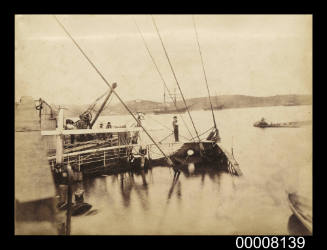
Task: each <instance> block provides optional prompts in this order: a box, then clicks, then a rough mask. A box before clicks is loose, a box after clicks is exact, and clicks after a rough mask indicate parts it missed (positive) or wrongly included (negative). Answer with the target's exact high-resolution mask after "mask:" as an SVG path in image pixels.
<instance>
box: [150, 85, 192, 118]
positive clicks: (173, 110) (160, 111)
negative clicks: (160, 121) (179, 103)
mask: <svg viewBox="0 0 327 250" xmlns="http://www.w3.org/2000/svg"><path fill="white" fill-rule="evenodd" d="M163 96H164V106H163V108H159V109H155V110H154V111H153V113H154V114H155V115H159V114H178V113H185V112H186V111H187V108H186V107H182V108H176V107H168V104H167V103H166V91H165V88H164V95H163ZM176 96H177V95H176V89H174V94H171V98H172V99H173V102H174V103H176Z"/></svg>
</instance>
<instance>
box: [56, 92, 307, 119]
mask: <svg viewBox="0 0 327 250" xmlns="http://www.w3.org/2000/svg"><path fill="white" fill-rule="evenodd" d="M186 103H187V105H188V106H189V107H190V110H202V109H206V108H210V103H209V99H208V97H199V98H190V99H186ZM126 104H127V106H128V107H129V108H130V109H131V110H132V111H133V112H143V113H152V112H153V110H155V109H158V108H162V107H163V106H164V104H163V103H161V102H153V101H148V100H133V101H128V102H126ZM212 104H213V106H221V105H223V108H224V109H229V108H247V107H267V106H283V105H285V106H293V105H310V104H312V96H311V95H275V96H268V97H256V96H247V95H220V96H213V97H212ZM167 105H169V107H171V108H173V107H174V105H173V103H172V102H167ZM54 106H55V107H58V105H54ZM63 106H64V107H66V108H67V110H66V111H65V113H66V115H67V116H78V115H79V114H81V113H82V112H83V111H85V110H86V109H87V108H88V105H63ZM177 106H178V107H183V106H184V104H183V102H182V101H178V102H177ZM119 114H122V115H123V114H128V112H127V111H126V110H125V108H124V107H123V105H122V104H121V103H118V104H113V105H111V104H109V105H108V106H107V107H106V108H105V109H104V111H103V112H102V114H101V115H119Z"/></svg>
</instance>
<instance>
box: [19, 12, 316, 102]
mask: <svg viewBox="0 0 327 250" xmlns="http://www.w3.org/2000/svg"><path fill="white" fill-rule="evenodd" d="M57 17H58V19H59V20H60V22H62V23H63V25H64V26H65V27H66V29H67V30H68V31H69V32H70V34H71V35H72V36H73V37H74V39H75V40H76V41H77V43H78V44H79V45H80V47H81V48H82V49H83V50H84V52H85V53H86V54H87V55H88V56H89V58H90V59H91V60H92V62H93V63H94V64H95V65H96V66H97V67H98V69H99V70H100V71H101V73H102V74H103V75H104V76H105V78H106V79H107V80H108V82H109V83H113V82H116V83H117V84H118V87H117V89H116V92H117V93H118V94H119V95H120V96H121V98H122V99H123V100H134V99H146V100H152V101H163V90H164V86H163V82H162V80H161V78H160V76H159V74H158V72H157V70H156V68H155V66H154V64H153V62H152V60H151V57H150V56H149V54H148V52H147V50H146V48H145V45H144V43H143V41H142V38H141V34H140V33H139V32H138V30H137V27H136V25H135V22H136V23H137V25H138V26H139V28H140V30H141V32H142V34H143V35H144V38H145V40H146V43H147V45H148V47H149V50H150V52H151V55H152V56H153V58H154V60H155V62H156V64H157V65H158V68H159V70H160V72H161V74H162V75H163V78H164V80H165V82H166V84H167V85H168V87H169V89H170V91H171V92H173V91H174V88H176V91H177V92H178V88H177V85H176V82H175V79H174V77H173V74H172V71H171V69H170V66H169V63H168V60H167V58H166V56H165V53H164V50H163V47H162V45H161V43H160V40H159V38H158V34H157V33H156V30H155V28H154V25H153V22H152V18H151V15H57ZM153 17H154V19H155V22H156V24H157V26H158V29H159V32H160V34H161V36H162V39H163V43H164V45H165V48H166V50H167V53H168V56H169V59H170V61H171V64H172V66H173V68H174V71H175V73H176V77H177V80H178V82H179V84H180V86H181V89H182V91H183V94H184V96H185V98H192V97H201V96H207V90H206V87H205V80H204V74H203V71H202V65H201V57H200V53H199V50H198V47H197V46H198V45H197V41H196V36H195V29H194V26H193V21H192V15H153ZM194 20H195V23H196V27H197V32H198V38H199V44H200V48H201V52H202V56H203V61H204V68H205V71H206V75H207V80H208V85H209V89H210V92H211V93H212V94H217V95H230V94H241V95H252V96H271V95H281V94H312V16H311V15H194ZM107 89H108V87H107V85H106V84H105V83H104V82H103V80H102V79H101V78H100V77H99V75H98V74H97V73H96V71H95V70H94V69H93V68H92V67H91V65H90V64H89V63H88V62H87V60H86V59H85V58H84V57H83V55H82V54H81V52H80V51H79V50H78V49H77V48H76V46H75V45H74V43H73V42H72V40H70V38H69V37H68V36H67V35H66V33H65V32H64V30H63V29H62V28H61V27H60V26H59V24H58V23H57V22H56V20H55V18H54V17H53V16H52V15H16V16H15V100H16V101H19V100H20V98H21V96H32V97H34V98H35V99H38V98H40V97H41V98H42V99H44V100H46V101H47V102H48V103H54V104H88V103H92V102H93V101H94V100H95V99H96V98H97V97H98V96H101V95H102V94H103V93H104V92H105V91H106V90H107ZM115 102H118V100H117V99H116V98H115V99H113V101H112V103H115Z"/></svg>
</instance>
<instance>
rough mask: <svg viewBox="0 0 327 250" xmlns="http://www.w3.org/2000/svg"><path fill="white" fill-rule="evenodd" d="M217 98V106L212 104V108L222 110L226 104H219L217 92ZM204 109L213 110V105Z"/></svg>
mask: <svg viewBox="0 0 327 250" xmlns="http://www.w3.org/2000/svg"><path fill="white" fill-rule="evenodd" d="M215 100H216V105H215V106H212V109H214V110H220V109H223V108H224V107H225V106H224V105H223V104H220V105H219V104H218V101H217V93H216V98H215ZM203 110H211V107H210V106H209V107H205V108H204V109H203Z"/></svg>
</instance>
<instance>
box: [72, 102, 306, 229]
mask: <svg viewBox="0 0 327 250" xmlns="http://www.w3.org/2000/svg"><path fill="white" fill-rule="evenodd" d="M215 115H216V120H217V123H218V127H219V130H220V135H221V138H222V144H223V145H224V146H225V147H226V148H231V147H232V145H233V149H234V155H235V157H236V159H237V161H238V162H239V164H240V168H241V170H242V171H243V174H244V176H242V177H231V176H230V175H228V174H226V173H218V172H215V171H202V172H194V171H193V169H190V171H189V173H181V174H180V176H179V178H178V180H176V181H174V180H173V171H172V170H170V169H169V168H166V167H155V168H153V169H152V170H150V171H148V172H147V173H144V174H141V173H139V174H133V175H131V174H128V173H126V174H122V175H117V176H100V177H97V178H94V179H91V180H85V181H84V184H83V185H84V188H85V201H86V202H88V203H90V204H91V205H92V206H93V208H92V210H94V213H93V214H92V215H82V216H78V217H73V219H72V234H215V235H224V234H288V233H289V220H290V216H291V214H292V213H291V210H290V209H289V207H288V203H287V191H294V190H300V192H302V193H305V194H307V195H309V196H310V195H311V190H312V189H311V185H312V182H311V180H312V175H311V173H312V163H311V161H312V143H311V142H312V133H311V132H312V126H304V127H301V128H268V129H259V128H255V127H253V126H252V124H253V123H254V122H255V121H257V120H259V119H260V118H261V117H265V118H266V119H267V120H268V121H273V122H288V121H302V120H311V119H312V106H288V107H266V108H246V109H227V110H221V111H216V112H215ZM172 116H173V115H145V120H144V121H143V124H144V126H145V127H148V128H152V129H153V131H151V134H153V136H154V137H155V138H156V140H160V139H162V138H164V137H165V136H166V135H168V134H169V133H170V132H169V131H167V129H165V128H164V127H163V126H162V125H160V124H159V123H158V122H160V123H161V124H163V125H165V126H168V127H171V126H172V125H171V122H172ZM192 116H193V118H194V121H195V124H196V126H197V128H198V131H199V132H202V131H205V130H207V129H208V128H209V127H210V126H212V125H211V124H212V117H211V113H210V111H195V112H192ZM183 117H185V120H187V123H188V124H189V128H190V129H191V125H190V122H189V120H188V118H187V114H184V115H183ZM108 120H110V121H111V123H112V125H121V124H125V123H128V124H132V123H133V121H132V120H131V118H130V117H128V116H112V117H100V118H99V121H98V123H99V122H101V121H103V122H106V121H108ZM179 120H180V119H179ZM179 123H180V133H181V134H183V135H185V136H188V137H190V136H189V135H188V132H187V130H186V129H185V127H184V124H183V122H182V121H181V120H180V121H179ZM193 134H194V132H193ZM172 139H173V138H172V137H169V138H168V140H166V142H168V141H172ZM293 221H294V218H293ZM293 224H294V223H293Z"/></svg>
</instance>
